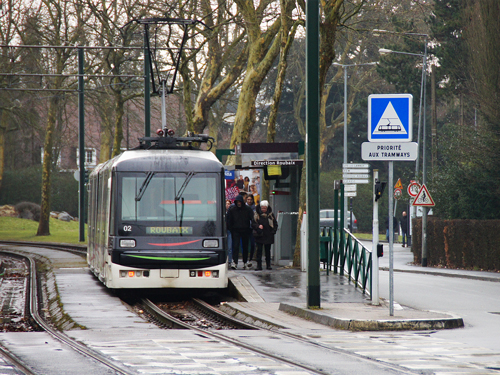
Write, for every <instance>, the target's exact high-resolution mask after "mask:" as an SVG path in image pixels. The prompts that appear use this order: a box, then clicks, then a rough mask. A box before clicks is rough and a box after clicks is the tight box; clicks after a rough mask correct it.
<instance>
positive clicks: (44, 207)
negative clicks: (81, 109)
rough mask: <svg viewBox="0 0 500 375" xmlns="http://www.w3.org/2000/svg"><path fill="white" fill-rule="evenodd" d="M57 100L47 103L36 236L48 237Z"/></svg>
mask: <svg viewBox="0 0 500 375" xmlns="http://www.w3.org/2000/svg"><path fill="white" fill-rule="evenodd" d="M58 105H59V98H58V97H57V96H53V97H52V98H51V99H50V103H49V112H48V116H47V129H46V132H45V142H44V146H43V167H42V168H43V169H42V202H41V213H40V221H39V223H38V231H37V233H36V235H37V236H50V228H49V220H50V187H51V183H50V181H51V172H52V144H53V135H54V130H55V126H56V116H57V109H58Z"/></svg>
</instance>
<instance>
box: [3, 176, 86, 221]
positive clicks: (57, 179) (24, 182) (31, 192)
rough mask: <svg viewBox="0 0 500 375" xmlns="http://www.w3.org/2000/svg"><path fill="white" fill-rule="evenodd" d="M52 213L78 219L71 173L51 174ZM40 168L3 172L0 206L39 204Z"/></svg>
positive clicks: (75, 183) (75, 190)
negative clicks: (65, 213)
mask: <svg viewBox="0 0 500 375" xmlns="http://www.w3.org/2000/svg"><path fill="white" fill-rule="evenodd" d="M51 180H52V183H51V207H50V209H51V210H52V211H66V212H68V213H69V214H70V215H71V216H74V217H78V182H77V181H76V180H75V178H74V177H73V172H52V176H51ZM41 195H42V168H41V167H32V168H26V169H21V170H17V171H5V172H4V175H3V180H2V187H1V188H0V206H1V205H5V204H10V205H16V204H18V203H20V202H32V203H37V204H40V203H41Z"/></svg>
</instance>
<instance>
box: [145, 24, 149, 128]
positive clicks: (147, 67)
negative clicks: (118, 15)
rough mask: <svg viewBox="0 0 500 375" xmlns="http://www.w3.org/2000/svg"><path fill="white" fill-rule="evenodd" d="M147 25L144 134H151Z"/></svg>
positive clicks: (146, 34)
mask: <svg viewBox="0 0 500 375" xmlns="http://www.w3.org/2000/svg"><path fill="white" fill-rule="evenodd" d="M148 28H149V25H144V136H145V137H149V136H151V88H150V85H149V80H150V79H151V72H150V61H149V59H150V56H149V48H148V45H149V40H148V38H149V35H148Z"/></svg>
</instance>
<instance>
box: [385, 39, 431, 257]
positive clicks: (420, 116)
mask: <svg viewBox="0 0 500 375" xmlns="http://www.w3.org/2000/svg"><path fill="white" fill-rule="evenodd" d="M416 35H425V36H426V39H425V48H424V53H423V54H420V53H409V52H400V51H392V50H390V49H385V48H381V49H379V53H380V54H382V55H383V54H387V53H396V54H401V55H410V56H419V57H422V59H423V63H422V82H421V86H420V106H419V111H418V112H419V113H418V138H417V143H418V144H419V147H418V149H417V150H419V149H420V132H421V128H422V130H423V131H422V132H423V134H422V184H424V185H425V184H426V182H427V166H426V163H425V162H426V151H425V143H426V141H425V138H426V130H425V128H426V126H425V117H426V116H425V98H426V88H425V86H426V76H427V74H426V73H427V35H426V34H416ZM422 122H423V124H422ZM418 164H419V153H418V151H417V160H416V164H415V177H416V178H418ZM415 217H416V212H415V210H414V209H413V207H412V218H415ZM422 267H427V208H426V207H423V210H422Z"/></svg>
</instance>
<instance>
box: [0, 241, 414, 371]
mask: <svg viewBox="0 0 500 375" xmlns="http://www.w3.org/2000/svg"><path fill="white" fill-rule="evenodd" d="M0 243H2V242H0ZM3 243H5V242H3ZM9 245H17V246H33V245H32V243H19V242H15V243H9ZM38 245H39V247H44V248H47V247H48V248H51V249H56V250H65V251H72V252H76V253H79V254H80V255H83V253H84V247H83V246H76V247H73V246H70V247H69V248H68V247H67V246H65V245H62V246H59V245H57V244H55V245H54V244H50V245H45V244H38ZM31 258H32V259H30V269H32V270H34V272H31V277H30V290H31V291H33V290H34V289H37V275H36V264H35V259H33V257H31ZM189 302H190V303H189V304H190V305H192V306H193V308H194V310H196V311H198V312H199V314H200V315H198V316H197V317H196V318H194V319H190V318H189V317H188V318H187V319H184V320H183V319H182V317H183V314H182V313H180V314H179V311H177V315H178V317H177V318H176V317H174V316H172V315H169V314H167V313H166V312H165V311H163V309H162V308H161V307H159V306H158V305H157V304H156V303H153V302H152V301H151V300H148V299H142V300H140V306H141V309H142V310H144V312H147V314H149V315H150V316H153V317H154V318H153V321H155V322H156V323H157V325H160V326H162V327H166V328H172V329H189V330H193V331H195V332H196V333H197V334H198V335H202V336H203V337H207V338H213V339H215V340H218V341H220V342H224V343H227V344H231V345H234V346H235V347H238V348H242V349H245V350H247V351H248V352H250V353H254V354H257V355H260V356H263V357H265V358H268V359H271V360H274V361H277V362H281V363H283V364H286V365H289V366H293V367H295V368H299V369H302V370H305V371H307V372H309V373H311V374H327V373H329V372H325V371H323V370H322V369H321V368H318V367H317V366H316V367H315V366H314V365H308V364H307V363H298V362H297V360H294V359H291V358H290V357H288V358H287V356H286V355H279V354H274V353H271V352H270V351H269V350H266V349H262V348H260V347H256V346H255V345H252V344H249V343H247V342H245V341H244V338H243V340H242V339H239V338H233V337H230V335H225V334H224V332H225V331H226V332H227V330H235V329H237V330H261V331H268V332H269V331H270V332H271V333H272V335H273V336H282V337H286V338H288V339H289V340H290V341H293V342H297V343H301V344H303V345H307V346H313V347H317V348H320V349H322V350H324V351H325V352H330V353H332V354H333V353H337V354H342V355H346V356H349V357H352V358H353V359H354V358H356V359H357V360H362V361H363V362H366V363H376V364H377V365H378V366H382V367H385V368H387V369H391V370H394V371H395V372H397V373H404V374H414V373H415V372H412V371H408V369H405V368H402V367H400V366H397V365H392V364H389V363H383V362H381V361H378V360H374V359H370V358H367V357H364V356H362V355H358V354H356V353H352V352H349V351H347V350H343V349H339V348H335V347H332V346H329V345H327V344H323V343H321V342H319V341H316V340H314V338H309V337H307V336H304V335H300V334H294V333H291V332H286V331H284V330H283V329H280V327H274V328H262V327H258V326H256V325H253V324H250V323H247V322H243V321H241V320H239V319H237V318H234V317H232V316H231V315H229V314H226V313H224V312H222V311H220V310H219V309H218V308H217V307H214V306H211V305H210V304H208V303H206V302H204V301H202V300H199V299H191V300H190V301H189ZM181 304H182V303H181ZM30 310H31V311H32V312H34V314H32V315H33V319H34V321H35V322H36V324H38V325H39V326H40V327H41V328H42V329H43V330H45V331H46V332H47V333H49V334H50V335H51V336H53V337H54V338H56V339H57V340H58V341H60V342H63V343H65V344H66V345H68V346H69V347H71V348H72V349H73V350H75V351H77V352H79V353H80V354H82V355H85V356H87V357H89V358H92V359H94V360H95V361H97V362H99V363H102V364H103V365H105V366H107V367H109V368H110V369H112V370H113V371H115V372H116V373H119V374H131V373H134V371H133V370H131V369H130V368H128V367H127V366H125V365H122V364H120V363H116V362H113V361H111V360H110V359H109V358H106V357H105V356H104V355H102V354H100V353H99V352H96V351H94V350H92V349H90V348H88V347H87V346H85V345H83V344H81V343H79V342H77V341H75V340H73V339H72V338H70V337H69V336H67V335H66V334H65V333H64V332H61V331H59V330H58V329H55V328H53V327H52V326H51V325H50V323H48V322H47V321H46V320H45V319H44V318H43V317H42V316H40V315H43V313H42V314H40V306H39V298H38V297H37V294H36V293H31V295H30ZM174 310H179V309H178V308H177V307H176V306H174ZM136 312H137V309H136ZM189 314H191V312H189ZM197 314H198V313H197ZM138 315H139V316H143V317H144V315H142V314H141V313H139V314H138ZM179 315H180V319H179ZM204 319H206V320H207V322H209V323H205V322H202V323H203V324H201V325H200V324H199V323H197V321H200V320H204ZM212 322H215V323H212ZM203 326H206V327H203ZM221 326H224V327H222V328H221ZM0 351H1V347H0ZM14 360H15V358H14ZM12 362H13V361H12ZM20 371H22V370H20ZM25 373H29V372H25Z"/></svg>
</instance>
